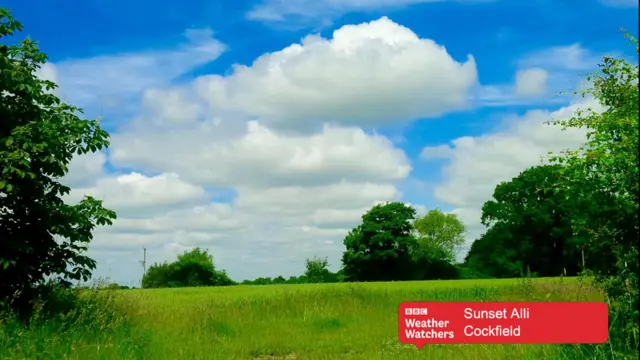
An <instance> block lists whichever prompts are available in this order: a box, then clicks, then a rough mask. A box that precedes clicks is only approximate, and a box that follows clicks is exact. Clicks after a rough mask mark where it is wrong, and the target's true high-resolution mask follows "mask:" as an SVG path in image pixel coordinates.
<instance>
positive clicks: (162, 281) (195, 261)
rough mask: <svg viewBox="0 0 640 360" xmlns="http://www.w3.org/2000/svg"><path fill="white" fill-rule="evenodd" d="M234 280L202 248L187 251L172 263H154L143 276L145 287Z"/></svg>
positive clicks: (211, 283) (229, 283)
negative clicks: (220, 269)
mask: <svg viewBox="0 0 640 360" xmlns="http://www.w3.org/2000/svg"><path fill="white" fill-rule="evenodd" d="M233 284H234V282H233V281H232V280H231V279H230V278H229V276H228V275H227V273H226V272H225V271H224V270H222V271H217V270H216V269H215V266H214V264H213V257H212V256H211V255H210V254H209V253H208V252H207V250H202V249H200V248H195V249H193V250H191V251H185V252H184V253H183V254H182V255H179V256H178V260H176V261H175V262H172V263H163V264H154V265H152V266H151V267H150V268H149V270H148V271H147V273H146V274H145V275H144V277H143V278H142V287H143V288H160V287H185V286H189V287H195V286H227V285H233Z"/></svg>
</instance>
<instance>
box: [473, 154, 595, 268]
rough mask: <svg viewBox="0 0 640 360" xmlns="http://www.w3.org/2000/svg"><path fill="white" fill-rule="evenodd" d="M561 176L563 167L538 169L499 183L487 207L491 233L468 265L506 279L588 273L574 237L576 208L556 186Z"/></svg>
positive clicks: (480, 241)
mask: <svg viewBox="0 0 640 360" xmlns="http://www.w3.org/2000/svg"><path fill="white" fill-rule="evenodd" d="M562 176H563V169H562V166H561V165H544V166H535V167H531V168H529V169H527V170H525V171H523V172H522V173H520V175H518V176H517V177H515V178H513V179H512V180H511V181H508V182H503V183H501V184H499V185H498V186H497V187H496V189H495V191H494V193H493V199H492V200H489V201H487V202H486V203H485V204H484V206H483V207H482V222H483V224H484V225H487V226H489V227H490V230H489V231H487V232H486V233H485V234H484V235H483V236H482V237H481V238H480V239H478V240H477V241H475V242H474V243H473V245H472V247H471V249H470V251H469V253H468V254H467V259H466V263H467V265H469V266H473V267H475V269H478V270H479V271H482V272H484V273H486V274H488V275H490V276H493V277H507V278H508V277H514V276H521V275H525V274H531V273H536V274H537V275H539V276H559V275H569V276H575V275H577V274H578V273H579V272H580V271H581V270H583V268H584V267H585V266H586V265H585V264H583V263H582V260H583V259H585V257H584V256H585V249H584V248H583V247H582V246H581V245H580V244H579V242H576V240H575V239H574V237H573V230H572V228H571V220H570V215H569V214H570V213H571V212H572V211H575V210H573V206H575V204H574V203H573V201H572V199H571V198H570V197H569V196H568V194H567V193H566V192H565V191H562V190H561V189H556V188H554V185H555V184H556V183H557V182H558V181H561V180H562ZM589 255H590V254H589V253H587V254H586V256H587V257H589ZM600 256H601V255H600Z"/></svg>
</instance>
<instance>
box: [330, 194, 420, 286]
mask: <svg viewBox="0 0 640 360" xmlns="http://www.w3.org/2000/svg"><path fill="white" fill-rule="evenodd" d="M415 216H416V210H415V209H414V208H413V207H411V206H409V205H406V204H404V203H401V202H392V203H387V204H381V205H376V206H374V207H372V208H371V209H370V210H369V211H368V212H367V213H366V214H364V215H363V216H362V223H361V224H360V225H358V226H357V227H356V228H354V229H353V230H351V231H350V232H349V234H348V235H347V236H346V237H345V239H344V245H345V247H346V250H345V252H344V253H343V255H342V264H343V268H344V275H345V278H346V279H347V280H349V281H383V280H401V279H409V278H411V275H410V271H409V268H408V265H409V264H410V263H411V255H410V251H411V249H412V248H413V247H414V246H415V244H416V239H415V237H414V236H413V234H412V229H413V226H412V222H413V220H414V218H415Z"/></svg>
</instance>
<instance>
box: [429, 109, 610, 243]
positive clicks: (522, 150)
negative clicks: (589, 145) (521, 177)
mask: <svg viewBox="0 0 640 360" xmlns="http://www.w3.org/2000/svg"><path fill="white" fill-rule="evenodd" d="M588 106H589V107H592V108H593V109H594V110H598V109H601V107H600V105H599V104H597V103H596V102H594V101H589V102H586V103H580V104H574V105H571V106H568V107H563V108H561V109H559V110H557V111H554V112H551V113H550V112H547V111H542V110H533V111H529V112H527V113H526V114H525V115H524V116H522V117H512V118H508V119H506V122H505V123H504V125H505V126H504V127H501V128H500V129H499V130H496V131H495V132H491V133H488V134H485V135H481V136H477V137H470V136H465V137H461V138H458V139H455V140H453V141H452V142H451V146H450V147H449V148H450V153H449V158H448V159H449V160H448V163H447V164H446V165H445V166H444V167H443V176H444V179H443V180H442V182H441V183H440V185H438V186H436V187H435V191H434V196H435V197H436V199H437V200H439V201H441V202H442V203H445V204H448V205H450V206H452V207H453V208H454V210H453V212H454V213H456V214H458V215H459V216H460V218H461V220H463V222H464V223H465V224H466V225H467V227H468V228H469V231H468V237H467V241H468V242H471V241H473V240H475V239H477V238H478V237H479V236H480V235H481V234H482V232H483V231H484V227H483V226H482V225H481V224H480V216H481V208H482V205H483V204H484V202H486V201H488V200H490V199H491V198H492V195H493V190H494V189H495V187H496V185H498V184H499V183H500V182H502V181H509V180H511V179H512V178H513V177H515V176H517V175H518V174H519V173H520V172H522V171H523V170H525V169H526V168H528V167H530V166H534V165H537V164H540V163H541V161H542V158H543V157H546V156H547V154H548V152H550V151H554V152H558V151H561V150H565V149H569V148H576V147H577V146H579V145H581V144H583V143H584V141H585V131H584V130H583V129H567V130H566V131H562V129H561V128H560V127H557V126H552V125H546V124H545V122H547V121H549V120H551V119H566V118H569V117H570V116H571V115H572V114H573V113H574V111H575V110H577V109H580V108H585V107H588ZM441 146H442V145H439V146H438V147H437V148H440V147H441ZM423 151H426V152H431V151H432V150H430V149H429V148H425V149H424V150H423ZM438 151H441V150H438ZM462 255H464V254H462Z"/></svg>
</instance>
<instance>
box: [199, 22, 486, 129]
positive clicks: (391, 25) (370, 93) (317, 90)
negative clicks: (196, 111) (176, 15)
mask: <svg viewBox="0 0 640 360" xmlns="http://www.w3.org/2000/svg"><path fill="white" fill-rule="evenodd" d="M476 83H477V71H476V64H475V61H474V59H473V57H471V56H468V58H467V60H466V62H464V63H459V62H457V61H455V60H454V59H453V58H452V57H451V56H450V55H449V54H448V53H447V51H446V49H445V48H444V47H442V46H440V45H438V44H436V43H435V42H433V41H432V40H428V39H421V38H419V37H418V36H417V35H416V34H415V33H413V32H412V31H411V30H410V29H408V28H406V27H403V26H401V25H398V24H396V23H395V22H393V21H391V20H390V19H389V18H387V17H383V18H380V19H379V20H376V21H372V22H369V23H363V24H359V25H345V26H343V27H341V28H340V29H337V30H336V31H334V32H333V37H332V39H324V38H321V37H319V36H315V35H314V36H308V37H306V38H305V39H304V40H303V41H302V44H294V45H291V46H289V47H287V48H285V49H283V50H281V51H277V52H273V53H267V54H264V55H262V56H260V57H259V58H258V59H256V60H255V61H254V62H253V64H251V65H250V66H244V65H236V66H235V67H234V71H233V73H232V74H230V75H228V76H220V75H211V76H207V77H202V78H200V79H198V81H197V84H196V87H197V89H198V92H199V93H200V95H201V96H202V97H203V98H205V99H206V100H207V101H208V102H209V104H210V105H211V106H212V107H213V108H216V109H224V110H229V111H231V110H236V111H238V110H241V111H245V112H247V113H248V114H249V115H252V116H257V117H259V118H260V119H261V121H263V122H264V124H265V125H266V126H269V127H271V128H278V129H307V128H314V129H315V128H317V127H318V126H319V125H320V124H322V123H327V122H329V123H334V124H341V125H360V126H381V125H389V124H396V123H398V122H402V121H408V120H412V119H415V118H424V117H435V116H438V115H441V114H443V113H446V112H448V111H453V110H457V109H463V108H465V107H466V106H467V105H468V104H467V100H468V92H469V90H470V89H471V88H472V87H473V86H474V85H475V84H476Z"/></svg>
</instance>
